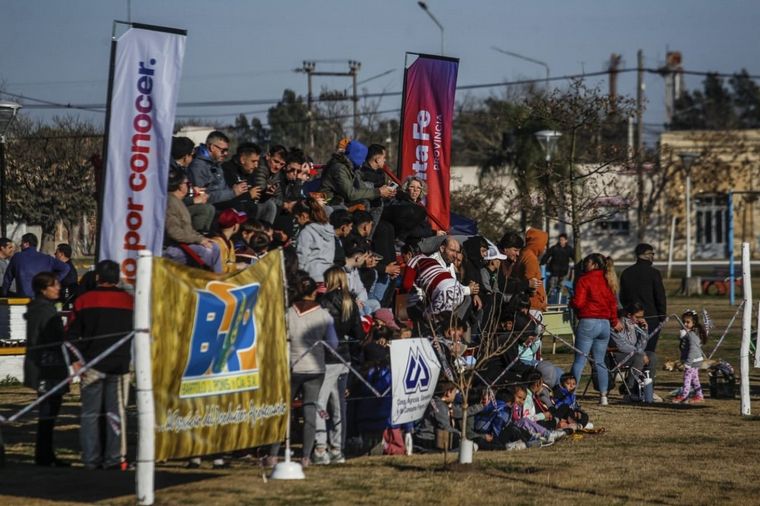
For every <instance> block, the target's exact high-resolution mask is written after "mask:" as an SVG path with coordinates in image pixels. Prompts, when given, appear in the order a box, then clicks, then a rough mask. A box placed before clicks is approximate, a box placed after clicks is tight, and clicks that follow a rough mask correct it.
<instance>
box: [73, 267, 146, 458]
mask: <svg viewBox="0 0 760 506" xmlns="http://www.w3.org/2000/svg"><path fill="white" fill-rule="evenodd" d="M95 278H96V282H97V287H96V288H95V289H94V290H90V291H88V292H85V293H83V294H82V295H80V296H79V297H77V299H76V300H75V301H74V311H73V313H72V316H71V321H70V322H69V328H68V334H69V339H70V340H71V341H72V342H74V344H75V345H76V347H77V348H78V349H79V352H80V353H81V354H82V357H83V358H84V360H85V363H87V362H89V361H90V360H92V359H93V358H95V357H97V356H98V355H100V354H101V353H103V352H104V351H105V350H106V349H108V348H109V347H110V346H112V345H113V344H114V343H116V342H117V341H118V340H120V339H121V338H123V337H124V336H126V335H127V334H128V333H129V332H131V331H132V328H133V321H132V320H133V308H134V299H133V298H132V295H130V294H129V293H127V292H126V291H124V290H122V289H121V288H118V287H117V286H116V285H117V284H118V283H119V264H117V263H116V262H114V261H112V260H102V261H100V262H98V264H97V265H96V266H95ZM106 336H108V337H106ZM130 361H131V346H130V343H124V344H122V345H121V346H119V347H118V348H116V349H115V350H114V351H113V352H112V353H111V354H110V355H108V356H107V357H105V358H104V359H103V360H101V361H100V362H99V363H98V364H97V367H96V368H93V369H90V370H88V371H87V372H86V373H85V374H84V375H83V376H82V389H81V392H82V393H81V396H82V420H81V424H80V429H79V436H80V443H81V445H82V461H83V463H84V466H85V468H87V469H96V468H98V467H103V468H104V469H118V468H119V466H120V465H121V463H122V462H123V461H124V459H125V458H126V455H125V453H126V451H125V450H126V448H124V447H123V445H122V444H121V438H120V434H125V430H126V418H125V413H124V408H125V405H126V394H125V382H127V378H126V376H127V373H128V372H129V363H130ZM83 365H84V364H82V363H81V362H76V363H75V364H74V368H75V369H79V368H81V367H82V366H83ZM103 417H105V418H103ZM103 428H105V434H103ZM101 441H105V448H103V447H102V446H101Z"/></svg>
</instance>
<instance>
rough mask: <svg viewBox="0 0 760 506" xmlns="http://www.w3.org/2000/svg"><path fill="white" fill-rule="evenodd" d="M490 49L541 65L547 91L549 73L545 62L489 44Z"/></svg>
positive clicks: (547, 90)
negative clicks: (544, 73)
mask: <svg viewBox="0 0 760 506" xmlns="http://www.w3.org/2000/svg"><path fill="white" fill-rule="evenodd" d="M491 49H493V50H494V51H496V52H498V53H501V54H505V55H507V56H513V57H515V58H519V59H520V60H525V61H527V62H530V63H535V64H536V65H541V66H542V67H544V70H546V92H547V93H549V76H550V75H551V74H550V72H549V65H548V64H547V63H546V62H542V61H541V60H536V59H535V58H530V57H528V56H525V55H521V54H518V53H514V52H512V51H507V50H506V49H502V48H500V47H496V46H491Z"/></svg>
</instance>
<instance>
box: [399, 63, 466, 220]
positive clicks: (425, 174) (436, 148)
mask: <svg viewBox="0 0 760 506" xmlns="http://www.w3.org/2000/svg"><path fill="white" fill-rule="evenodd" d="M407 55H412V57H416V60H414V62H413V63H412V64H411V65H409V66H408V67H407V68H406V71H405V74H404V101H403V103H402V106H401V111H402V112H401V147H400V149H399V153H400V157H399V158H400V166H401V178H402V180H403V179H406V178H407V177H409V176H416V177H418V178H420V179H422V180H423V181H425V182H426V183H427V187H428V193H427V195H426V196H425V201H424V202H423V203H424V205H425V207H426V208H427V211H428V215H429V216H430V218H431V221H432V225H433V228H435V229H438V230H448V229H449V213H450V208H451V205H450V196H449V182H450V179H451V131H452V127H453V124H454V94H455V92H456V85H457V69H458V67H459V60H458V59H456V58H445V57H439V56H431V55H413V54H412V53H407Z"/></svg>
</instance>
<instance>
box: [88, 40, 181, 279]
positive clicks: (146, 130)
mask: <svg viewBox="0 0 760 506" xmlns="http://www.w3.org/2000/svg"><path fill="white" fill-rule="evenodd" d="M184 55H185V35H181V34H177V33H168V32H164V31H155V30H150V29H143V28H130V29H129V30H127V31H126V32H125V33H124V34H123V35H122V36H121V37H119V39H118V41H117V42H116V51H115V53H114V55H113V62H112V64H113V66H114V74H113V88H112V91H111V110H110V122H109V124H108V147H107V157H106V168H105V183H104V188H103V202H102V207H101V208H102V218H101V224H100V251H99V258H100V259H101V260H106V259H109V260H114V261H116V262H118V263H119V265H120V266H121V276H122V279H124V280H125V281H127V282H128V283H130V284H132V285H134V283H135V276H136V274H137V253H138V251H140V250H141V249H149V250H151V251H152V252H153V254H154V255H158V256H160V255H161V249H162V246H163V240H164V218H165V214H166V193H167V179H168V173H169V162H170V156H171V139H172V132H173V129H174V112H175V109H176V105H177V94H178V90H179V80H180V74H181V72H182V59H183V58H184Z"/></svg>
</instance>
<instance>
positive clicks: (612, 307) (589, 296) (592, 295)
mask: <svg viewBox="0 0 760 506" xmlns="http://www.w3.org/2000/svg"><path fill="white" fill-rule="evenodd" d="M570 306H571V307H573V308H575V309H576V310H577V311H578V318H596V319H599V320H609V321H610V325H612V326H613V327H614V326H615V325H617V324H618V318H617V299H616V298H615V294H614V293H612V290H610V287H609V285H607V280H606V279H605V278H604V271H603V270H602V269H594V270H593V271H590V272H586V273H584V274H582V275H581V277H579V278H578V282H577V283H576V284H575V294H574V295H573V300H571V301H570Z"/></svg>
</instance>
